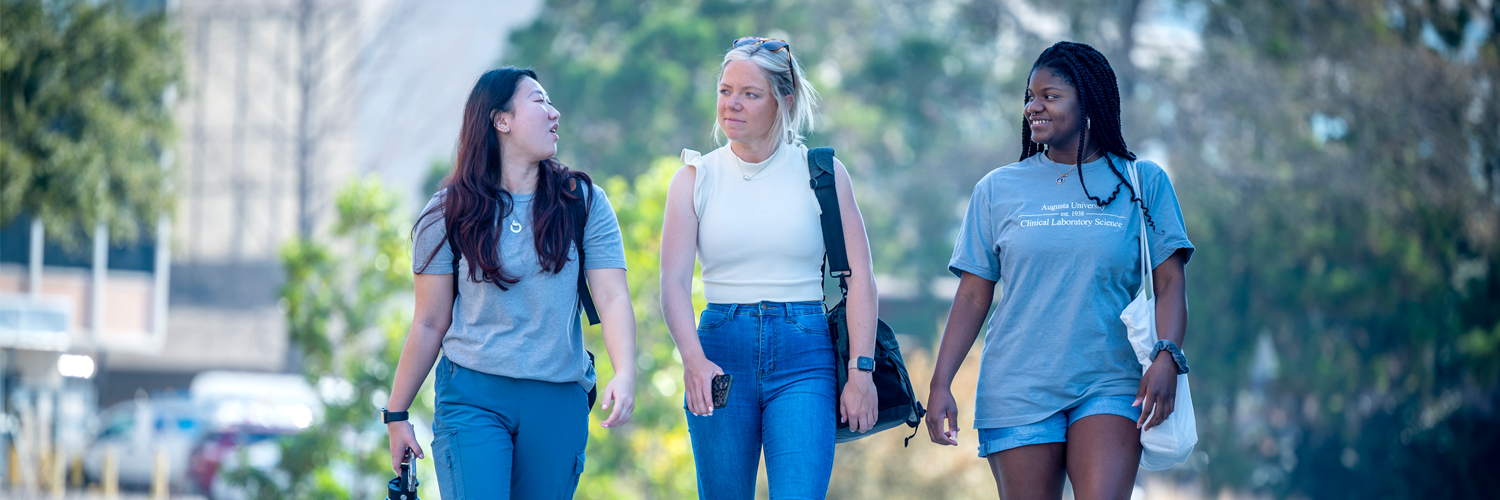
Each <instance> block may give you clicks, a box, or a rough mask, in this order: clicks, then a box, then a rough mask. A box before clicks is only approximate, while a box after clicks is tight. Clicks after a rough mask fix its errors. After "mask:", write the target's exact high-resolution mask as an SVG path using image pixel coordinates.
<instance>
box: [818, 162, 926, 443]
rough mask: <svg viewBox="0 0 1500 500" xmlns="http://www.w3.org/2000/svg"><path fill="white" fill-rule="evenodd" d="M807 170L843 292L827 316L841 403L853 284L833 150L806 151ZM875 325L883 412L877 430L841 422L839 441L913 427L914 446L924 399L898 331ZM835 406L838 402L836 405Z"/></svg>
mask: <svg viewBox="0 0 1500 500" xmlns="http://www.w3.org/2000/svg"><path fill="white" fill-rule="evenodd" d="M807 170H808V173H809V174H810V175H811V177H812V179H811V180H810V181H809V184H811V185H812V189H813V194H814V195H815V196H817V197H818V206H819V207H820V208H822V210H823V215H822V216H821V222H822V226H823V246H824V247H825V248H826V249H827V256H828V272H829V274H832V275H833V276H836V277H838V279H839V292H840V293H841V294H842V296H841V297H839V303H838V305H836V306H833V308H832V309H829V310H828V312H827V315H828V333H829V335H831V336H832V337H833V346H834V353H835V355H836V358H837V359H836V360H835V361H836V362H837V367H838V369H836V370H834V373H835V374H836V377H837V380H838V390H837V392H836V393H835V395H836V399H834V401H835V402H837V401H842V400H843V399H842V397H843V392H844V384H846V383H848V381H849V370H848V367H849V321H848V318H847V316H846V314H845V310H844V305H845V303H847V302H848V300H849V284H848V282H847V281H846V279H845V278H848V277H849V275H850V274H852V273H853V271H851V270H850V269H849V252H848V249H847V248H845V246H844V222H843V217H842V216H841V215H840V214H839V197H838V191H837V188H836V187H834V180H833V148H816V149H813V150H810V151H808V152H807ZM875 323H876V328H875V371H874V372H873V373H871V375H873V378H874V380H875V392H876V394H878V395H879V405H878V411H879V413H878V414H877V416H876V418H875V426H874V427H872V428H870V430H869V431H868V432H864V433H859V432H854V431H852V430H849V423H848V422H841V423H839V424H838V430H837V432H836V435H835V440H836V441H837V442H840V443H845V442H849V441H853V440H856V439H860V438H863V437H866V436H870V435H872V434H875V433H877V432H880V431H883V430H886V429H889V428H892V427H896V426H898V425H901V424H906V425H907V426H909V427H911V429H912V431H911V432H912V435H911V436H907V438H906V444H907V445H910V444H911V438H912V436H916V435H917V427H918V426H920V425H922V416H923V415H926V414H927V410H925V409H923V408H922V403H921V401H918V400H917V395H916V392H915V391H913V390H912V386H911V377H909V376H907V374H906V362H905V361H904V360H902V358H901V346H900V345H899V344H897V343H896V332H895V331H893V330H891V327H890V325H887V324H885V322H884V321H880V320H879V319H876V320H875ZM837 404H838V403H835V407H837Z"/></svg>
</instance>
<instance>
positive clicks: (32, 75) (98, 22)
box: [0, 0, 181, 242]
mask: <svg viewBox="0 0 1500 500" xmlns="http://www.w3.org/2000/svg"><path fill="white" fill-rule="evenodd" d="M0 25H3V30H0V31H3V32H4V35H3V36H0V225H7V224H9V223H10V222H11V221H13V220H15V219H16V217H18V216H20V215H21V214H23V213H24V214H30V215H32V216H34V217H37V218H40V219H41V220H42V222H43V224H44V225H45V226H46V227H47V228H48V229H49V232H51V233H53V234H56V235H58V238H59V240H60V241H64V242H69V241H72V239H73V238H75V237H76V234H77V233H78V229H81V228H92V227H94V226H95V225H100V224H102V225H105V226H107V227H108V228H109V230H110V234H111V235H114V237H115V238H117V239H120V240H132V239H134V238H135V237H137V236H138V235H139V234H141V229H142V228H141V227H140V225H141V223H142V222H147V223H148V224H146V227H148V228H149V227H153V226H152V224H154V222H155V221H156V220H157V219H158V217H160V216H161V215H162V214H166V213H169V212H170V211H171V208H172V196H171V189H170V187H169V186H168V179H169V175H170V174H169V172H168V171H167V170H166V169H164V168H163V167H162V164H163V162H162V159H161V157H162V154H163V152H165V151H167V150H168V149H170V148H171V145H172V141H173V140H174V129H173V124H172V116H171V101H172V99H173V95H174V93H175V88H176V87H175V84H176V82H177V81H178V78H179V75H180V66H181V54H180V53H179V49H178V43H177V35H176V32H175V31H174V30H173V29H172V26H171V24H170V22H169V21H168V18H167V14H166V12H164V11H155V12H149V13H136V12H132V11H130V10H128V9H127V8H126V7H124V6H123V2H89V1H84V0H59V1H47V2H44V1H13V0H7V1H4V2H0Z"/></svg>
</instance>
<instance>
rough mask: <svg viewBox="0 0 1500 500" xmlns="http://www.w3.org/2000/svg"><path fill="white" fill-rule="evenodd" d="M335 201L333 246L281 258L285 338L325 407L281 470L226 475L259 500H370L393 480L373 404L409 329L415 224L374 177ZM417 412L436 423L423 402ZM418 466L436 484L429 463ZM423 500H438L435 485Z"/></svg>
mask: <svg viewBox="0 0 1500 500" xmlns="http://www.w3.org/2000/svg"><path fill="white" fill-rule="evenodd" d="M334 201H335V206H336V207H337V210H338V216H337V218H336V219H335V220H334V223H333V226H332V230H331V239H330V240H328V241H306V240H293V241H290V242H288V243H286V245H284V246H283V247H282V251H281V263H282V266H283V267H284V268H285V269H286V278H287V281H286V284H285V285H284V286H283V288H282V299H283V305H284V306H285V308H286V314H287V326H288V328H287V329H288V331H289V332H290V337H291V341H292V345H293V346H294V348H295V349H296V351H297V352H298V353H299V354H300V355H301V357H302V365H301V367H300V368H301V370H302V373H303V374H304V375H305V376H306V377H307V379H308V381H309V382H311V383H313V384H315V386H316V387H317V388H318V389H319V393H320V395H321V396H322V397H323V399H324V401H323V403H324V407H323V408H322V412H321V416H320V418H318V419H317V420H316V421H314V422H313V424H312V426H311V427H309V428H308V429H306V430H305V431H303V432H301V433H299V434H296V435H293V436H288V437H286V438H283V439H281V441H280V442H279V443H278V444H279V448H280V451H281V458H280V460H279V462H278V463H277V464H276V467H275V469H274V470H272V471H260V470H256V469H254V468H251V467H241V468H239V469H236V470H232V471H228V472H226V474H228V475H227V476H226V478H227V479H228V480H229V481H230V482H231V483H232V484H239V485H242V486H243V487H245V488H246V490H247V491H249V492H250V493H251V495H252V497H254V498H267V499H270V498H328V499H346V498H352V497H361V498H366V497H373V496H374V495H375V494H376V492H378V491H381V490H379V489H378V488H379V487H382V484H383V482H384V481H383V479H382V478H383V477H386V476H390V475H391V472H390V466H389V454H388V452H387V447H386V433H385V427H384V426H382V425H380V423H379V419H378V418H377V415H378V412H377V411H376V408H378V406H377V403H374V402H372V401H375V402H378V401H383V400H384V399H385V394H386V393H387V391H388V390H389V387H390V386H391V377H392V375H393V374H394V372H395V367H396V362H397V360H399V358H400V355H401V347H402V345H403V344H404V342H405V339H406V333H407V331H408V330H409V328H410V326H411V300H410V295H409V290H411V289H412V286H413V281H412V274H411V256H410V251H409V250H408V246H409V244H410V242H409V240H408V238H407V235H408V233H407V231H408V230H410V228H411V223H410V222H409V220H410V219H408V218H407V217H406V215H405V214H404V213H403V212H402V210H401V200H400V197H399V195H398V194H397V191H396V190H394V189H392V188H390V187H388V186H385V185H384V184H383V183H381V182H380V181H379V180H377V179H375V178H373V177H372V178H365V179H354V180H352V181H351V182H350V183H349V184H348V185H346V186H345V187H343V188H342V189H340V190H339V191H338V193H337V194H336V195H335V198H334ZM411 411H412V412H413V414H414V415H416V416H419V417H422V418H426V419H429V420H430V418H431V416H432V408H431V407H430V403H429V402H428V401H427V400H424V399H422V398H418V399H417V401H415V402H414V403H413V406H412V410H411ZM419 466H420V467H421V468H420V469H419V471H421V472H423V474H422V477H423V478H424V479H430V478H431V477H432V475H431V473H430V471H431V464H430V462H429V461H419ZM351 480H352V481H351ZM430 482H431V481H424V483H430ZM421 493H422V495H423V496H426V497H430V498H436V497H435V495H436V490H435V489H434V488H432V485H424V487H423V491H422V492H421Z"/></svg>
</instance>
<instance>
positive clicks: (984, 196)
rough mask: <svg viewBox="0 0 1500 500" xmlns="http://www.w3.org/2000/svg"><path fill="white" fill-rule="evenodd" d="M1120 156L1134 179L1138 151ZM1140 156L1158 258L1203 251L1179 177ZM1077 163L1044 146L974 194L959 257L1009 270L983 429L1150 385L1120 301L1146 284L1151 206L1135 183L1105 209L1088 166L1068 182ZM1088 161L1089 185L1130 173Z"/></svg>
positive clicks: (965, 264)
mask: <svg viewBox="0 0 1500 500" xmlns="http://www.w3.org/2000/svg"><path fill="white" fill-rule="evenodd" d="M1112 159H1113V160H1114V163H1115V166H1116V167H1117V168H1118V169H1119V170H1120V173H1121V174H1122V175H1124V176H1125V177H1126V178H1129V177H1130V174H1129V171H1127V170H1126V165H1128V160H1124V159H1123V158H1119V157H1112ZM1137 165H1138V166H1139V168H1140V172H1141V179H1142V180H1141V182H1142V184H1144V185H1145V196H1143V198H1144V199H1145V200H1146V207H1147V208H1148V209H1149V210H1150V215H1151V222H1153V223H1154V224H1155V228H1154V229H1153V228H1150V226H1148V229H1149V230H1151V232H1152V234H1151V236H1150V238H1149V239H1148V241H1149V243H1150V244H1151V248H1150V251H1151V260H1152V262H1151V265H1152V267H1153V268H1154V267H1155V266H1157V265H1159V264H1161V263H1162V261H1165V260H1166V259H1167V257H1170V256H1171V255H1172V253H1173V252H1175V251H1177V250H1178V249H1183V248H1185V249H1187V250H1188V256H1189V257H1191V256H1192V249H1193V245H1192V243H1190V242H1188V239H1187V232H1186V231H1185V230H1184V228H1183V225H1182V209H1181V208H1179V207H1178V206H1177V194H1176V193H1175V192H1173V190H1172V183H1171V181H1170V180H1169V179H1168V178H1167V175H1166V173H1165V172H1163V171H1162V169H1161V167H1159V166H1157V165H1156V164H1154V163H1151V162H1149V161H1144V160H1143V161H1139V162H1137ZM1069 167H1071V165H1059V164H1057V163H1054V162H1052V161H1051V160H1048V159H1047V158H1046V156H1045V155H1042V154H1037V155H1035V156H1032V157H1030V158H1027V159H1025V160H1023V161H1021V162H1019V163H1013V164H1011V165H1007V166H1005V167H1003V168H999V169H996V170H994V171H992V172H990V173H989V174H988V175H985V176H984V178H983V179H981V180H980V181H979V184H978V185H976V186H975V187H974V195H973V197H972V198H971V199H970V200H969V208H968V212H967V213H966V214H965V215H964V222H963V226H961V227H960V229H959V233H958V243H957V245H956V246H955V247H954V249H953V259H952V260H951V261H950V262H949V264H948V266H949V267H948V268H949V270H951V271H953V273H954V274H957V275H960V276H961V275H962V274H961V273H960V271H966V272H969V273H972V274H974V275H975V276H979V277H981V278H984V279H987V280H991V281H998V282H1000V286H999V289H1000V290H999V291H1000V294H1001V295H1000V305H999V306H998V307H997V308H996V309H995V313H994V315H993V316H991V318H990V321H989V330H988V331H987V332H986V335H985V339H984V354H983V357H982V358H981V361H980V364H979V387H978V395H977V397H976V402H975V405H974V411H975V415H974V427H975V428H979V429H986V428H1000V427H1012V426H1017V425H1027V424H1032V423H1036V422H1039V421H1041V420H1042V419H1044V418H1047V417H1048V416H1050V415H1052V414H1053V413H1056V412H1058V411H1059V410H1062V409H1063V408H1067V407H1069V406H1071V405H1072V404H1073V403H1075V402H1077V401H1080V400H1082V399H1084V398H1089V397H1094V396H1113V395H1131V396H1133V395H1135V393H1136V391H1137V389H1139V385H1140V379H1141V364H1140V362H1139V361H1136V359H1135V352H1134V351H1132V350H1131V347H1130V341H1129V339H1128V338H1127V337H1126V332H1125V324H1124V323H1122V322H1121V321H1120V312H1121V311H1123V310H1125V306H1126V305H1128V304H1130V301H1131V300H1132V299H1134V297H1135V293H1136V291H1137V290H1139V289H1140V285H1141V277H1140V240H1139V238H1140V208H1139V205H1138V204H1136V203H1134V202H1131V201H1130V191H1129V190H1128V188H1126V187H1125V185H1124V184H1120V196H1119V197H1118V198H1116V199H1115V200H1114V201H1113V202H1111V203H1110V204H1109V205H1107V206H1105V207H1104V208H1102V209H1101V208H1099V207H1098V205H1097V204H1095V203H1094V202H1093V201H1092V200H1090V199H1089V198H1087V197H1085V196H1084V194H1083V189H1082V188H1080V187H1079V185H1078V181H1079V175H1078V173H1077V172H1074V173H1073V175H1069V176H1068V177H1067V178H1066V180H1065V182H1064V183H1063V184H1058V183H1057V182H1056V181H1057V178H1058V175H1059V172H1066V171H1067V170H1068V168H1069ZM1082 168H1083V176H1084V180H1085V181H1086V182H1087V185H1088V186H1089V193H1091V194H1093V195H1095V196H1098V197H1100V198H1101V199H1108V197H1109V194H1110V193H1111V192H1112V191H1114V186H1115V185H1117V184H1119V179H1118V178H1116V177H1115V176H1114V174H1113V173H1111V172H1110V170H1109V165H1107V164H1105V162H1104V160H1103V159H1100V160H1098V161H1094V162H1092V163H1086V164H1084V165H1083V167H1082ZM1002 278H1003V279H1002Z"/></svg>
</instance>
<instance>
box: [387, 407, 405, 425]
mask: <svg viewBox="0 0 1500 500" xmlns="http://www.w3.org/2000/svg"><path fill="white" fill-rule="evenodd" d="M406 419H407V414H406V412H404V411H387V410H386V409H385V408H381V409H380V420H381V421H382V422H384V423H387V424H389V423H391V422H401V421H404V420H406Z"/></svg>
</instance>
